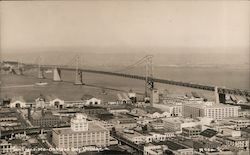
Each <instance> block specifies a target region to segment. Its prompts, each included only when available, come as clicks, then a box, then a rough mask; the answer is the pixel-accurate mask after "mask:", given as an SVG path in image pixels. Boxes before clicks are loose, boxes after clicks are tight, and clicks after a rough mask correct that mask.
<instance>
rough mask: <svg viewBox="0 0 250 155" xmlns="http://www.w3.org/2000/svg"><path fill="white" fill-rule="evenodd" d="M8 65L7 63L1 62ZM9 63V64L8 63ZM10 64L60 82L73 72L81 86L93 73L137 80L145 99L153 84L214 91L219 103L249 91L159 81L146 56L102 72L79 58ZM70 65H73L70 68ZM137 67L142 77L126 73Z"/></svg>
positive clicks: (40, 77) (148, 56)
mask: <svg viewBox="0 0 250 155" xmlns="http://www.w3.org/2000/svg"><path fill="white" fill-rule="evenodd" d="M4 63H8V62H3V64H4ZM9 63H10V62H9ZM11 63H12V64H15V65H17V69H16V70H14V69H12V72H14V73H15V74H19V75H23V74H25V71H27V70H30V69H34V68H36V69H37V73H38V74H37V75H38V76H37V77H38V78H39V79H43V78H45V71H46V70H53V81H57V82H60V81H62V80H63V74H62V71H74V72H75V82H74V83H75V84H76V85H82V84H84V81H83V73H84V72H85V73H93V74H103V75H110V76H119V77H124V78H131V79H137V80H143V81H145V97H149V96H150V94H151V92H152V90H153V89H154V83H162V84H169V85H175V86H181V87H188V88H194V89H201V90H207V91H214V92H215V93H216V94H217V95H216V100H218V102H220V103H225V101H226V99H225V98H226V97H225V96H226V94H230V95H236V96H244V97H246V98H249V97H250V90H242V89H231V88H225V87H217V86H209V85H203V84H196V83H190V82H183V81H174V80H168V79H161V78H157V77H154V76H153V56H151V55H147V56H145V57H143V58H141V59H140V60H138V61H136V62H135V63H133V64H131V65H129V66H127V67H125V68H122V69H120V70H116V71H103V70H95V69H86V68H83V67H81V60H80V57H79V56H76V57H74V58H73V59H72V60H70V63H68V64H67V65H42V64H41V58H40V57H39V58H38V59H36V63H30V64H28V63H19V62H11ZM72 63H73V64H74V65H73V66H72ZM139 65H143V66H144V67H145V72H144V75H138V74H131V73H127V72H128V71H129V70H132V69H134V68H135V67H138V66H139Z"/></svg>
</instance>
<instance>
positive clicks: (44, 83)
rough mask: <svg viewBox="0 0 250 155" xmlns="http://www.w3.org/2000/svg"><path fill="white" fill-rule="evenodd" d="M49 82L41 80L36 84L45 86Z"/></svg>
mask: <svg viewBox="0 0 250 155" xmlns="http://www.w3.org/2000/svg"><path fill="white" fill-rule="evenodd" d="M47 84H48V83H47V82H41V81H40V82H37V83H36V85H38V86H45V85H47Z"/></svg>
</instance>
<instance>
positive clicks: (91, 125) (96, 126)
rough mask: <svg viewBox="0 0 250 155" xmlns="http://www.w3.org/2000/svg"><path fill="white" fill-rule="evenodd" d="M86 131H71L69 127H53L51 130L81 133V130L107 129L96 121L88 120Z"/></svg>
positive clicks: (64, 132)
mask: <svg viewBox="0 0 250 155" xmlns="http://www.w3.org/2000/svg"><path fill="white" fill-rule="evenodd" d="M88 128H89V129H88V131H73V130H72V129H71V128H70V127H67V128H54V129H53V131H54V132H56V133H58V134H71V133H82V132H99V131H108V130H107V129H106V128H104V127H103V126H101V125H99V124H98V123H96V122H92V121H90V122H89V123H88Z"/></svg>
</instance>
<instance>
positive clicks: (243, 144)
mask: <svg viewBox="0 0 250 155" xmlns="http://www.w3.org/2000/svg"><path fill="white" fill-rule="evenodd" d="M224 140H225V143H226V145H227V146H228V147H229V148H230V147H234V148H236V149H239V150H249V140H248V139H247V138H243V137H226V138H225V139H224Z"/></svg>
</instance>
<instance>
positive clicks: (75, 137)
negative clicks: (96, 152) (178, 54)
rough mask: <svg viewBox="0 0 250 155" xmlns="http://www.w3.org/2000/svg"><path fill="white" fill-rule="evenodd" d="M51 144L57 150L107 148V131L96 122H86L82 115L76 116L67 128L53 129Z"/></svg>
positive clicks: (108, 139)
mask: <svg viewBox="0 0 250 155" xmlns="http://www.w3.org/2000/svg"><path fill="white" fill-rule="evenodd" d="M52 135H53V136H52V137H53V138H52V142H53V143H54V144H55V145H56V147H58V148H65V149H70V148H77V149H78V148H82V147H84V146H90V145H95V146H98V147H106V146H109V145H110V144H109V141H110V135H109V130H107V129H106V128H104V127H103V126H101V125H100V124H99V123H97V122H93V121H87V118H86V116H85V115H83V114H76V117H75V118H73V119H72V120H71V127H69V128H54V129H53V130H52Z"/></svg>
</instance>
